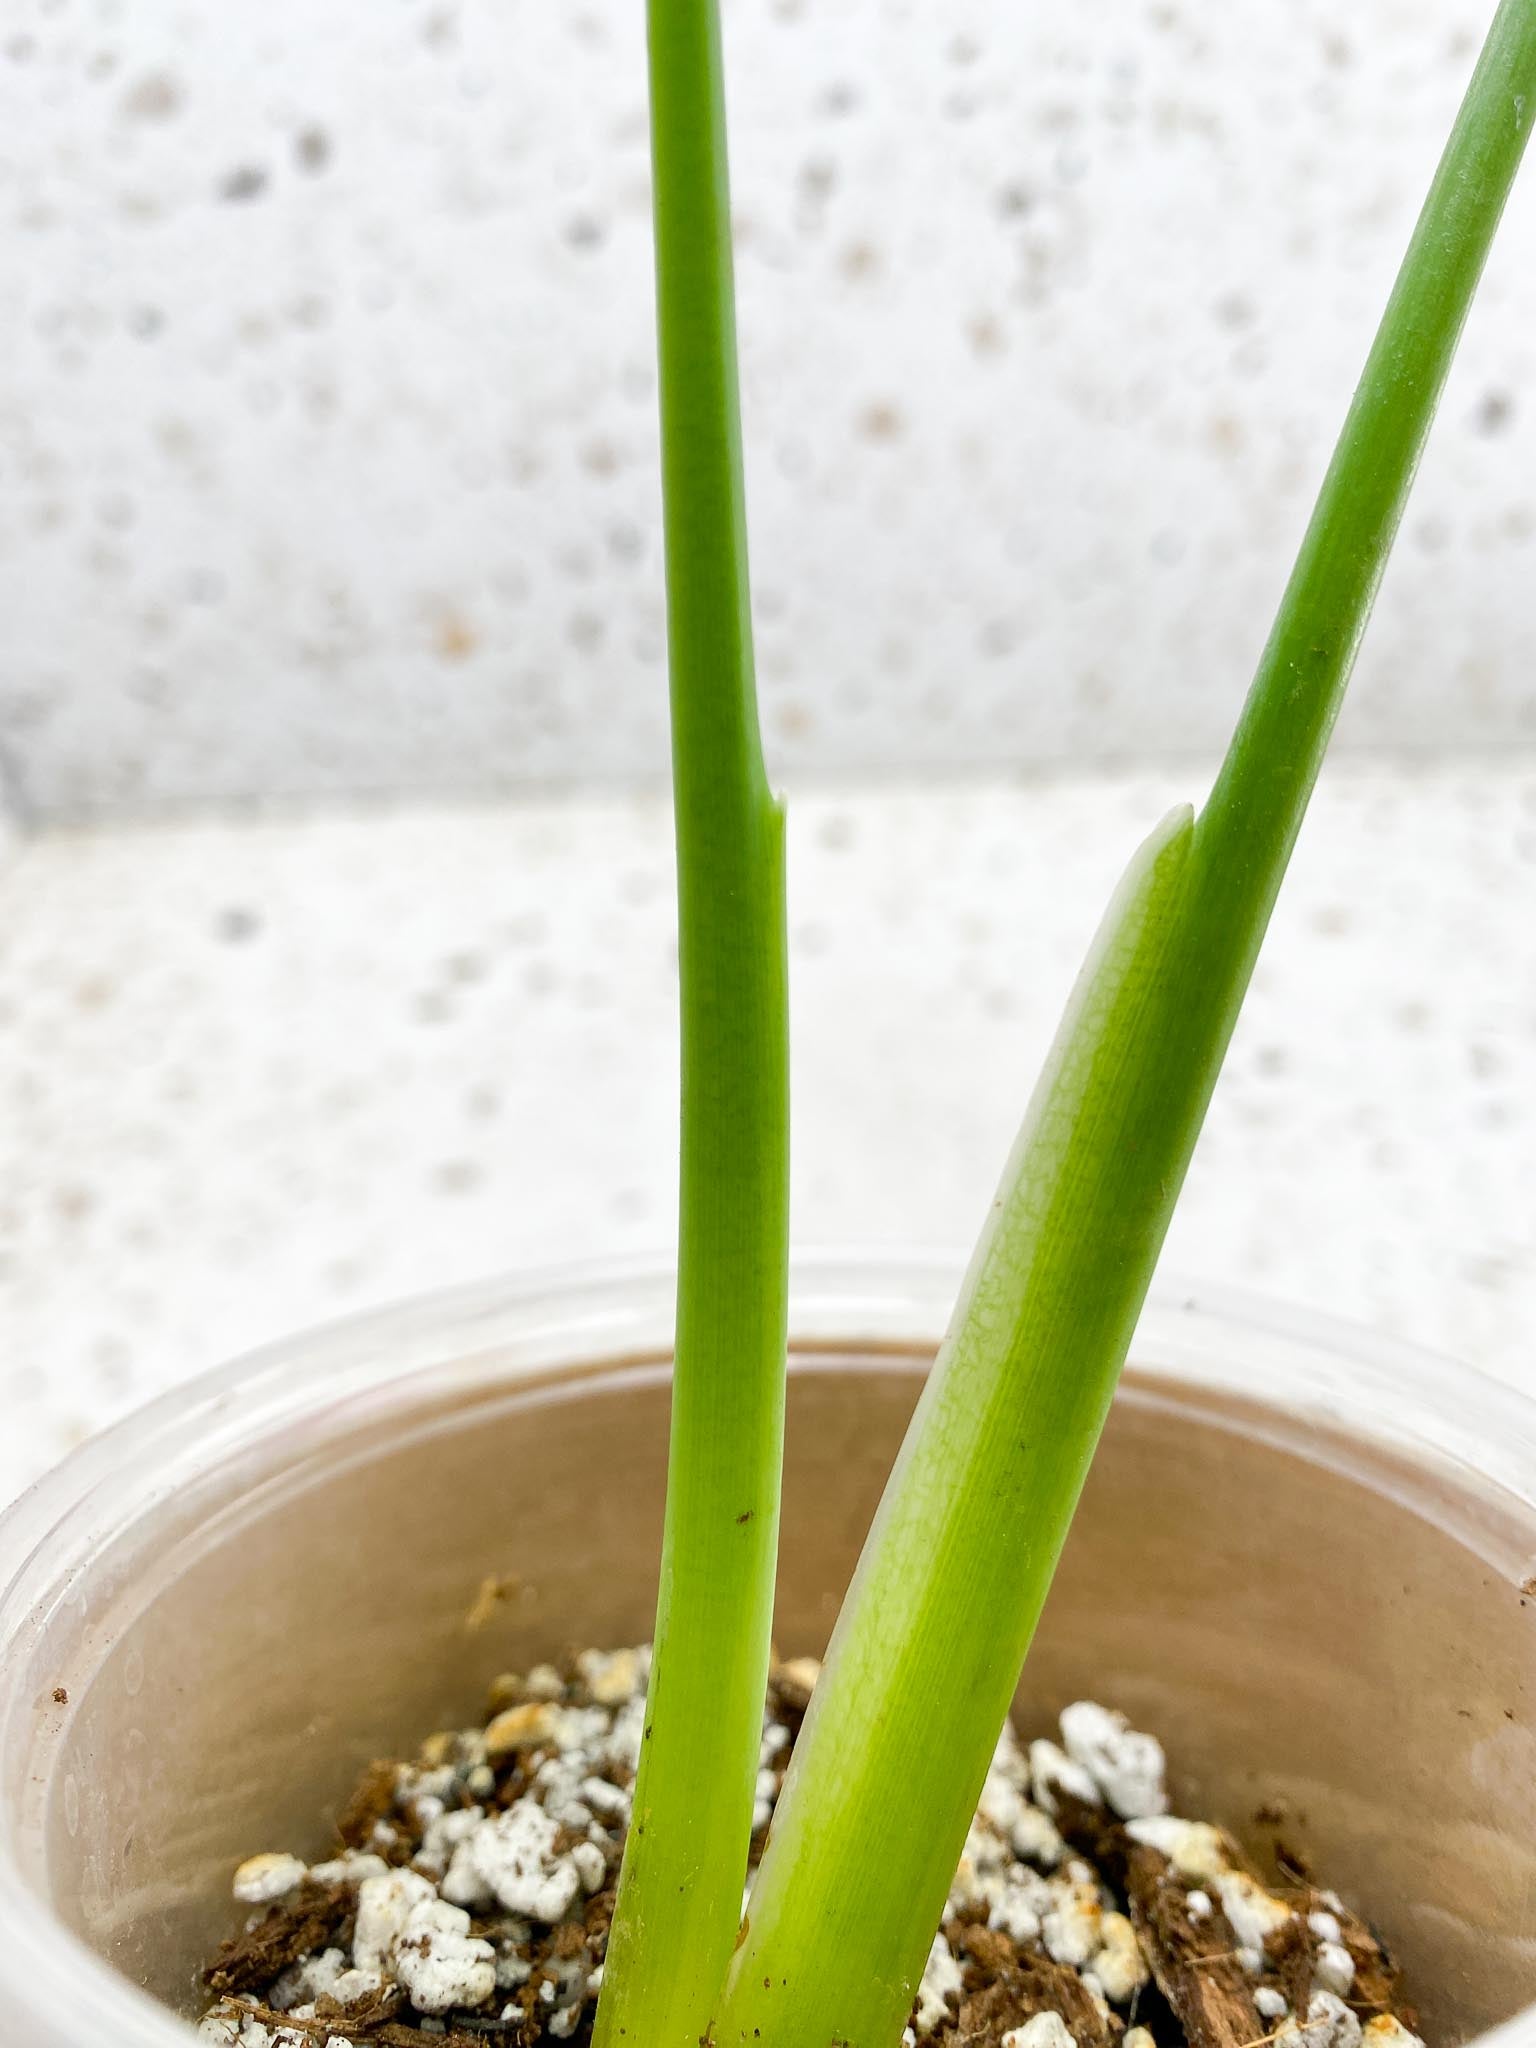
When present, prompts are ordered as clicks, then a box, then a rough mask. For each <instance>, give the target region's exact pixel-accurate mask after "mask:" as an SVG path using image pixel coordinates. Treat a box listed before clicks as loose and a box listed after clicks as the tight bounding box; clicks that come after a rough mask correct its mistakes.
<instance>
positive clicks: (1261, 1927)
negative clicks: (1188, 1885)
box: [1216, 1870, 1295, 1968]
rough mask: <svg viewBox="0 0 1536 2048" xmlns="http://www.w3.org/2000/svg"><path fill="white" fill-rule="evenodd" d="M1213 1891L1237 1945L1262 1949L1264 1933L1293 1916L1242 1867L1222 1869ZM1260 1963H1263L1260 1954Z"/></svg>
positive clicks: (1283, 1923)
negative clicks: (1238, 1868) (1240, 1868)
mask: <svg viewBox="0 0 1536 2048" xmlns="http://www.w3.org/2000/svg"><path fill="white" fill-rule="evenodd" d="M1216 1894H1217V1897H1218V1898H1219V1899H1220V1900H1221V1910H1222V1911H1223V1913H1225V1914H1226V1916H1227V1919H1228V1921H1229V1922H1230V1924H1231V1928H1232V1932H1233V1934H1234V1935H1235V1936H1236V1937H1237V1945H1238V1947H1239V1948H1240V1949H1243V1948H1246V1949H1258V1950H1260V1951H1262V1949H1263V1947H1264V1942H1265V1938H1266V1936H1268V1935H1271V1934H1274V1933H1276V1932H1277V1931H1278V1929H1280V1928H1282V1927H1284V1926H1285V1924H1286V1922H1287V1921H1288V1920H1291V1919H1293V1918H1294V1917H1295V1916H1294V1915H1293V1913H1292V1911H1291V1908H1290V1907H1289V1906H1287V1905H1285V1904H1284V1903H1283V1902H1282V1901H1281V1900H1279V1899H1277V1898H1274V1897H1272V1896H1271V1894H1270V1893H1269V1892H1267V1891H1265V1889H1264V1887H1263V1885H1261V1884H1260V1883H1259V1882H1258V1881H1257V1879H1255V1878H1252V1877H1250V1876H1249V1875H1248V1873H1247V1872H1246V1871H1245V1870H1224V1871H1222V1873H1221V1874H1220V1876H1218V1878H1217V1879H1216ZM1260 1967H1261V1968H1262V1967H1263V1958H1262V1955H1261V1956H1260Z"/></svg>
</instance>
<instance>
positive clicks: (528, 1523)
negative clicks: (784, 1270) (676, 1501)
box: [0, 1258, 1536, 2048]
mask: <svg viewBox="0 0 1536 2048" xmlns="http://www.w3.org/2000/svg"><path fill="white" fill-rule="evenodd" d="M956 1277H957V1268H956V1267H955V1266H954V1265H953V1264H952V1263H950V1262H946V1261H924V1260H914V1259H911V1258H903V1259H900V1260H892V1261H888V1262H872V1261H867V1260H865V1261H851V1260H845V1261H841V1262H823V1263H813V1264H809V1265H805V1266H802V1267H801V1268H800V1269H799V1271H798V1273H797V1278H796V1287H795V1296H794V1303H793V1311H792V1329H793V1331H794V1333H795V1357H794V1376H793V1389H792V1395H791V1407H790V1435H789V1454H788V1468H787V1496H786V1516H785V1534H784V1554H783V1561H782V1571H781V1586H780V1604H779V1621H778V1631H779V1640H780V1644H781V1646H782V1647H783V1648H784V1650H785V1651H786V1652H791V1651H799V1650H814V1649H817V1648H818V1647H820V1645H821V1643H822V1642H823V1641H824V1639H825V1635H826V1632H827V1629H828V1627H829V1625H830V1622H831V1619H832V1616H833V1614H834V1612H835V1609H836V1606H837V1602H838V1598H839V1596H840V1593H841V1590H842V1587H843V1585H844V1583H845V1581H846V1578H847V1575H848V1573H849V1571H850V1569H851V1567H852V1564H853V1561H854V1558H855V1555H856V1553H857V1549H858V1546H859V1542H860V1540H861V1538H862V1535H863V1532H864V1529H865V1526H866V1524H867V1521H868V1517H869V1515H870V1512H871V1510H872V1508H873V1506H874V1502H875V1500H876V1497H877V1495H878V1492H879V1488H880V1485H881V1483H882V1481H883V1478H884V1475H885V1472H886V1470H887V1467H888V1466H889V1463H890V1459H891V1456H892V1453H893V1451H894V1449H895V1446H896V1443H897V1441H898V1439H899V1436H900V1433H901V1430H902V1427H903V1426H904V1423H905V1420H906V1417H907V1415H908V1413H909V1412H910V1409H911V1405H912V1402H913V1400H914V1398H915V1394H916V1390H917V1386H918V1383H919V1380H920V1378H921V1374H922V1372H923V1370H924V1366H925V1362H926V1360H927V1359H928V1358H929V1357H930V1356H931V1354H932V1350H933V1345H934V1342H935V1340H936V1338H937V1337H938V1335H939V1334H940V1332H941V1331H942V1328H943V1325H944V1321H945V1318H946V1315H947V1312H948V1306H949V1303H950V1302H951V1300H952V1299H953V1294H954V1287H955V1282H956ZM671 1308H672V1302H671V1279H670V1276H669V1275H668V1274H667V1273H665V1272H664V1271H661V1270H659V1269H656V1270H649V1269H648V1270H636V1269H624V1270H605V1271H599V1272H590V1273H584V1274H577V1275H574V1276H571V1277H566V1278H561V1279H556V1280H551V1281H547V1282H533V1283H528V1282H515V1283H506V1284H502V1285H496V1286H491V1287H487V1288H483V1289H479V1290H474V1291H471V1292H467V1293H456V1294H452V1295H448V1296H445V1297H442V1298H439V1299H434V1300H429V1301H426V1302H423V1303H418V1304H415V1305H412V1306H408V1307H404V1308H401V1309H397V1310H394V1311H391V1312H389V1313H387V1314H383V1315H378V1316H373V1317H369V1318H366V1319H364V1320H361V1321H357V1322H353V1323H349V1324H346V1325H343V1326H341V1327H339V1328H334V1329H329V1330H324V1331H321V1332H319V1333H318V1334H315V1335H312V1336H306V1337H302V1338H299V1339H297V1340H295V1341H293V1342H291V1343H287V1344H284V1345H281V1346H279V1347H276V1348H274V1349H272V1350H270V1351H268V1352H265V1353H263V1354H260V1355H259V1356H257V1357H255V1358H252V1359H248V1360H246V1361H244V1362H243V1363H241V1364H238V1365H235V1366H232V1367H230V1368H228V1369H227V1370H225V1371H223V1372H219V1373H216V1374H214V1375H212V1376H211V1377H209V1378H206V1379H204V1380H201V1381H200V1382H198V1383H196V1384H195V1385H193V1386H190V1387H187V1388H185V1389H183V1390H182V1391H180V1392H178V1393H176V1394H173V1395H171V1396H168V1397H167V1398H165V1399H164V1400H162V1401H160V1402H158V1403H157V1404H156V1405H155V1406H153V1407H151V1408H149V1409H147V1410H146V1411H144V1412H143V1413H142V1414H140V1415H138V1416H136V1417H135V1418H133V1419H132V1420H131V1421H129V1422H127V1423H125V1424H123V1425H121V1426H120V1427H119V1428H117V1429H114V1430H112V1431H109V1432H108V1433H107V1434H106V1435H104V1436H103V1437H101V1438H100V1439H98V1440H97V1441H96V1442H94V1443H92V1444H91V1445H89V1446H87V1447H86V1448H85V1449H84V1450H83V1451H82V1452H80V1453H79V1454H78V1455H77V1456H76V1457H75V1458H73V1459H72V1460H71V1461H70V1462H69V1463H68V1464H67V1465H65V1466H64V1467H63V1468H61V1469H60V1470H59V1471H58V1472H56V1473H55V1474H53V1475H52V1476H51V1477H50V1478H48V1479H47V1480H45V1481H44V1482H43V1483H42V1484H41V1485H40V1486H39V1487H37V1488H36V1489H34V1491H33V1492H32V1493H31V1494H29V1495H28V1496H27V1497H26V1498H25V1499H24V1500H23V1501H21V1502H20V1503H19V1504H18V1505H17V1506H16V1507H14V1508H13V1509H12V1510H11V1511H10V1513H9V1514H8V1515H7V1516H6V1517H5V1518H4V1521H3V1523H0V1648H3V1682H0V2042H4V2043H13V2042H14V2043H15V2044H17V2048H21V2044H26V2048H175V2043H177V2042H178V2041H180V2040H184V2039H185V2035H184V2034H183V2033H182V2032H181V2030H180V2028H179V2025H178V2022H177V2020H176V2018H175V2017H174V2016H173V2009H174V2010H179V2011H180V2012H182V2013H184V2014H186V2013H192V2012H194V2011H195V2010H196V2009H197V2005H198V1996H197V1989H196V1968H197V1964H198V1962H199V1961H200V1960H201V1959H202V1958H204V1957H205V1956H206V1954H207V1953H208V1951H209V1950H210V1948H211V1947H212V1945H213V1944H214V1943H215V1941H216V1940H217V1938H218V1937H219V1936H220V1935H221V1934H222V1933H224V1932H227V1931H228V1928H229V1924H230V1908H229V1905H228V1898H227V1886H228V1878H229V1872H230V1869H231V1867H232V1866H233V1864H234V1863H235V1862H236V1861H237V1860H238V1859H239V1858H240V1857H241V1856H243V1855H245V1854H246V1853H248V1852H250V1851H252V1850H254V1849H257V1848H263V1847H278V1846H284V1847H293V1848H296V1849H298V1850H300V1851H301V1852H302V1851H305V1850H311V1851H314V1852H316V1853H318V1852H319V1851H320V1850H321V1848H322V1847H323V1846H324V1843H325V1841H326V1822H327V1816H328V1814H329V1813H331V1812H333V1811H334V1802H335V1800H336V1798H337V1796H338V1794H340V1793H342V1792H344V1791H345V1790H346V1788H347V1787H348V1784H349V1782H350V1780H351V1778H352V1777H353V1775H354V1773H355V1771H356V1770H357V1769H358V1768H359V1767H360V1766H361V1765H362V1764H363V1763H365V1762H366V1761H367V1760H368V1759H369V1758H370V1757H372V1756H376V1755H382V1754H388V1753H390V1752H391V1751H393V1750H398V1749H399V1748H401V1747H402V1746H411V1745H414V1743H415V1741H416V1740H417V1739H418V1738H419V1737H420V1736H421V1735H422V1734H424V1733H425V1732H427V1731H429V1730H430V1729H432V1728H435V1727H439V1726H442V1725H444V1724H445V1723H451V1722H453V1721H455V1720H460V1719H468V1718H470V1717H472V1716H473V1715H474V1713H475V1712H476V1711H477V1709H478V1707H479V1705H480V1703H481V1700H482V1696H483V1691H484V1687H485V1685H486V1682H487V1681H488V1680H489V1679H490V1678H491V1677H492V1676H493V1675H494V1674H495V1673H496V1672H497V1671H498V1670H502V1669H506V1668H509V1667H515V1666H517V1665H519V1664H520V1663H524V1662H526V1661H527V1660H530V1659H532V1658H535V1657H537V1656H540V1655H542V1654H545V1653H548V1652H551V1651H557V1650H559V1649H560V1648H562V1647H565V1646H567V1645H571V1644H575V1643H581V1642H616V1641H628V1640H632V1639H635V1638H638V1637H642V1636H643V1635H644V1634H645V1633H646V1632H647V1630H648V1627H649V1622H650V1614H651V1607H652V1601H653V1597H654V1567H655V1553H656V1539H657V1532H658V1527H659V1518H660V1504H661V1489H662V1477H663V1459H664V1451H665V1422H666V1401H667V1383H666V1370H667V1369H666V1346H667V1338H668V1331H669V1327H670V1321H671ZM1533 1573H1536V1405H1533V1404H1532V1403H1531V1402H1529V1401H1527V1400H1525V1399H1523V1398H1522V1397H1520V1396H1518V1395H1516V1394H1514V1393H1512V1392H1510V1391H1509V1390H1507V1389H1505V1388H1502V1387H1500V1386H1497V1385H1495V1384H1493V1383H1491V1382H1489V1381H1487V1380H1484V1379H1481V1378H1479V1377H1478V1376H1477V1375H1476V1374H1473V1373H1470V1372H1467V1371H1465V1370H1463V1369H1461V1368H1458V1367H1453V1366H1450V1365H1448V1364H1446V1363H1444V1362H1442V1361H1441V1360H1439V1359H1436V1358H1432V1357H1428V1356H1426V1355H1424V1354H1422V1353H1418V1352H1414V1351H1411V1350H1407V1349H1405V1348H1404V1347H1402V1346H1399V1345H1395V1344H1386V1343H1383V1342H1382V1341H1380V1340H1379V1339H1375V1338H1372V1337H1370V1336H1367V1335H1364V1334H1362V1333H1360V1332H1358V1331H1355V1330H1346V1329H1340V1328H1337V1327H1332V1326H1329V1325H1326V1324H1322V1323H1319V1322H1317V1321H1314V1320H1311V1319H1302V1318H1296V1317H1290V1316H1284V1315H1280V1314H1277V1313H1276V1312H1275V1311H1273V1310H1271V1309H1269V1308H1266V1307H1258V1306H1254V1305H1252V1304H1247V1303H1242V1302H1237V1303H1234V1302H1232V1301H1230V1300H1228V1299H1225V1298H1221V1297H1216V1296H1212V1295H1209V1294H1202V1293H1198V1292H1196V1291H1193V1290H1189V1289H1180V1288H1177V1287H1164V1288H1163V1289H1162V1290H1161V1292H1160V1293H1159V1295H1158V1297H1157V1299H1156V1301H1155V1303H1154V1305H1153V1306H1152V1308H1151V1309H1150V1310H1149V1312H1148V1314H1147V1316H1146V1318H1145V1320H1144V1323H1143V1326H1142V1329H1141V1332H1140V1334H1139V1335H1138V1338H1137V1341H1136V1345H1135V1348H1134V1352H1133V1364H1132V1370H1131V1371H1130V1373H1129V1374H1128V1376H1127V1379H1126V1382H1125V1386H1124V1388H1123V1391H1122V1393H1121V1396H1120V1398H1119V1400H1118V1401H1117V1403H1116V1407H1115V1412H1114V1415H1113V1418H1112V1421H1111V1424H1110V1428H1109V1430H1108V1432H1107V1434H1106V1438H1105V1442H1104V1447H1103V1451H1102V1454H1101V1456H1100V1459H1099V1461H1098V1464H1097V1465H1096V1467H1095V1471H1094V1475H1093V1478H1092V1480H1091V1482H1090V1485H1089V1488H1088V1492H1087V1494H1086V1496H1085V1498H1084V1503H1083V1508H1082V1512H1081V1515H1080V1517H1079V1520H1078V1524H1077V1526H1076V1528H1075V1530H1074V1533H1073V1537H1072V1541H1071V1543H1070V1545H1069V1549H1068V1554H1067V1557H1066V1559H1065V1561H1064V1563H1063V1566H1062V1571H1061V1575H1060V1578H1059V1580H1058V1582H1057V1586H1056V1589H1055V1591H1054V1593H1053V1595H1052V1599H1051V1603H1050V1607H1049V1610H1048V1613H1047V1616H1046V1619H1045V1621H1044V1623H1043V1624H1042V1628H1041V1632H1040V1636H1039V1640H1038V1642H1037V1645H1036V1649H1035V1652H1034V1654H1033V1655H1032V1657H1031V1660H1030V1664H1029V1668H1028V1671H1027V1673H1026V1677H1025V1683H1024V1688H1023V1694H1022V1698H1021V1708H1022V1710H1023V1712H1024V1713H1025V1714H1026V1715H1028V1716H1035V1715H1039V1714H1043V1713H1045V1712H1047V1711H1049V1710H1050V1709H1051V1708H1052V1707H1053V1706H1057V1705H1059V1704H1061V1703H1062V1702H1063V1701H1064V1700H1065V1699H1067V1698H1070V1697H1073V1696H1077V1695H1080V1694H1082V1693H1085V1692H1086V1693H1091V1694H1094V1695H1096V1696H1098V1697H1101V1698H1104V1699H1107V1700H1110V1701H1113V1702H1115V1703H1117V1704H1119V1705H1122V1706H1124V1707H1125V1708H1126V1709H1127V1710H1128V1711H1129V1712H1130V1713H1131V1714H1132V1715H1134V1716H1136V1717H1138V1718H1140V1719H1141V1720H1142V1722H1143V1723H1144V1724H1145V1725H1150V1726H1152V1727H1154V1728H1156V1729H1158V1730H1159V1731H1160V1732H1161V1733H1162V1734H1163V1735H1164V1737H1165V1738H1166V1740H1167V1742H1168V1744H1169V1748H1170V1750H1171V1753H1172V1756H1173V1758H1174V1762H1175V1774H1176V1775H1175V1796H1176V1800H1177V1801H1178V1802H1180V1803H1183V1804H1184V1805H1185V1806H1186V1807H1187V1808H1189V1809H1191V1810H1196V1811H1198V1812H1200V1813H1201V1814H1210V1815H1215V1816H1218V1817H1220V1818H1221V1819H1223V1820H1224V1821H1226V1822H1227V1823H1228V1824H1229V1825H1231V1826H1232V1827H1233V1828H1234V1829H1235V1830H1236V1831H1237V1832H1238V1833H1239V1834H1241V1835H1244V1836H1246V1837H1248V1838H1250V1839H1262V1836H1263V1833H1264V1830H1263V1828H1262V1827H1260V1826H1259V1824H1258V1823H1257V1822H1256V1821H1255V1819H1254V1815H1255V1812H1256V1809H1257V1808H1258V1807H1259V1806H1260V1805H1261V1804H1263V1803H1265V1802H1278V1803H1279V1804H1280V1805H1281V1806H1283V1807H1284V1808H1285V1810H1286V1812H1287V1814H1288V1816H1289V1818H1288V1819H1287V1822H1286V1824H1285V1833H1286V1835H1287V1837H1288V1839H1289V1840H1290V1841H1291V1842H1292V1843H1293V1844H1294V1845H1295V1846H1297V1847H1299V1848H1301V1849H1303V1850H1305V1851H1309V1852H1311V1853H1312V1854H1314V1855H1315V1857H1316V1859H1317V1861H1318V1864H1319V1866H1320V1868H1321V1869H1322V1870H1324V1871H1325V1872H1326V1873H1327V1879H1328V1881H1329V1882H1330V1883H1333V1884H1336V1885H1337V1886H1339V1887H1340V1889H1342V1890H1344V1891H1345V1892H1346V1893H1348V1894H1349V1895H1350V1896H1351V1898H1352V1899H1354V1900H1355V1901H1357V1902H1358V1903H1360V1904H1361V1905H1362V1906H1363V1907H1365V1908H1366V1909H1367V1910H1368V1911H1369V1912H1370V1913H1371V1914H1372V1915H1373V1917H1374V1918H1375V1919H1376V1920H1377V1921H1378V1923H1379V1924H1380V1926H1381V1927H1382V1929H1383V1931H1384V1932H1385V1933H1386V1935H1387V1936H1388V1938H1389V1939H1390V1940H1391V1941H1392V1942H1393V1944H1394V1945H1395V1946H1396V1947H1397V1949H1398V1950H1399V1952H1400V1954H1401V1956H1402V1958H1403V1960H1404V1961H1405V1963H1406V1965H1407V1968H1408V1973H1409V1978H1410V1988H1411V1991H1412V1994H1413V1995H1414V1997H1415V1999H1416V2001H1417V2003H1418V2004H1419V2005H1420V2007H1421V2010H1422V2012H1423V2014H1424V2017H1425V2021H1426V2024H1427V2027H1428V2030H1429V2033H1430V2035H1431V2038H1432V2039H1433V2040H1434V2041H1435V2042H1436V2043H1440V2042H1447V2041H1452V2040H1457V2039H1464V2038H1467V2037H1469V2036H1471V2035H1474V2034H1478V2033H1482V2032H1485V2031H1487V2030H1489V2029H1492V2028H1495V2027H1501V2026H1502V2029H1503V2031H1502V2033H1501V2035H1500V2039H1501V2041H1507V2042H1508V2043H1510V2044H1511V2048H1514V2044H1515V2043H1517V2042H1518V2043H1521V2044H1527V2048H1536V2017H1533V2016H1532V2014H1531V2013H1530V2012H1528V2011H1526V2010H1525V2009H1526V2008H1527V2007H1528V2005H1529V2004H1530V2002H1531V2001H1532V2000H1533V1999H1536V1690H1533V1687H1536V1601H1533V1596H1531V1595H1528V1594H1527V1593H1526V1592H1524V1591H1523V1590H1522V1588H1523V1586H1524V1585H1525V1584H1526V1583H1527V1582H1528V1581H1529V1580H1530V1579H1531V1575H1532V1574H1533ZM487 1580H496V1581H498V1582H499V1583H500V1586H501V1590H502V1593H503V1595H504V1597H503V1598H502V1599H501V1600H500V1601H499V1602H497V1603H494V1604H493V1606H492V1611H491V1614H490V1619H489V1620H488V1621H483V1615H484V1611H485V1607H486V1603H485V1602H484V1601H483V1600H478V1601H477V1596H478V1595H479V1594H480V1592H481V1589H482V1587H483V1586H484V1583H485V1581H487ZM477 1604H478V1606H479V1608H480V1611H481V1612H480V1618H481V1619H482V1625H480V1626H475V1627H472V1626H470V1623H469V1617H470V1615H471V1611H472V1610H473V1609H475V1608H476V1607H477Z"/></svg>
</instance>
